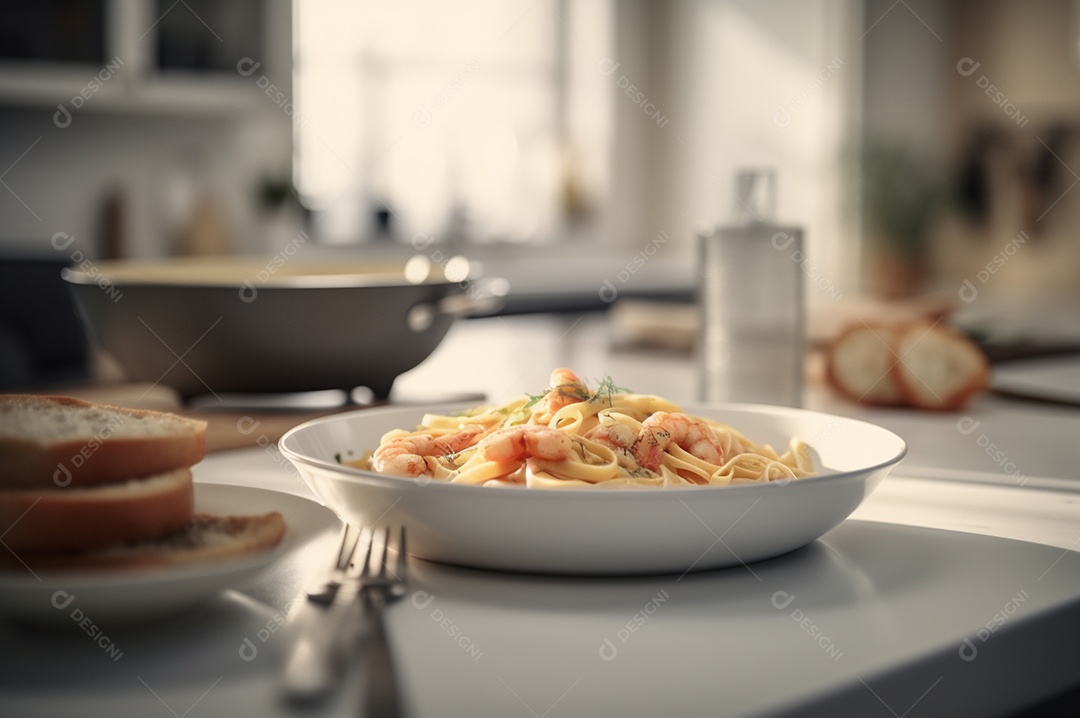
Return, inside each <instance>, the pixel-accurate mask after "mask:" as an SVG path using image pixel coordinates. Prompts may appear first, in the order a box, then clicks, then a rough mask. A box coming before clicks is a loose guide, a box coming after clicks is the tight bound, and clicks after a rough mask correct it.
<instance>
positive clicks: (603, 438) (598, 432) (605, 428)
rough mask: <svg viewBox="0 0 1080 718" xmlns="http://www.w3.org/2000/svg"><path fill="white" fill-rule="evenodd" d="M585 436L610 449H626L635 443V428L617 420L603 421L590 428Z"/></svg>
mask: <svg viewBox="0 0 1080 718" xmlns="http://www.w3.org/2000/svg"><path fill="white" fill-rule="evenodd" d="M585 438H586V439H592V440H593V441H595V442H596V443H598V444H603V445H604V446H606V447H608V448H610V449H615V450H623V451H625V450H627V449H629V448H630V446H631V445H632V444H633V443H634V430H633V429H631V428H630V427H629V426H627V425H626V424H619V423H617V422H610V423H606V424H603V423H601V424H597V425H596V426H595V427H593V428H592V429H590V430H589V431H588V432H587V433H586V434H585Z"/></svg>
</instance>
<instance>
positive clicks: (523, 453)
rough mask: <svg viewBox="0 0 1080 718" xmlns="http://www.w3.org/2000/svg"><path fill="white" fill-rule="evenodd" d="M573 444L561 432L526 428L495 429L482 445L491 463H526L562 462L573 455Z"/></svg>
mask: <svg viewBox="0 0 1080 718" xmlns="http://www.w3.org/2000/svg"><path fill="white" fill-rule="evenodd" d="M572 446H573V441H572V440H571V439H570V437H569V436H568V435H567V434H566V433H565V432H562V431H559V430H558V429H552V428H551V427H550V426H544V425H543V424H525V425H523V426H508V427H506V428H503V429H496V430H495V431H493V432H492V433H490V434H488V435H487V436H485V437H484V438H483V439H482V440H481V441H480V444H479V447H480V449H479V450H480V454H481V456H483V457H484V458H485V459H487V460H488V461H523V460H525V459H527V458H530V457H532V458H535V459H541V460H543V461H562V460H564V459H565V458H566V457H567V456H569V455H570V448H571V447H572Z"/></svg>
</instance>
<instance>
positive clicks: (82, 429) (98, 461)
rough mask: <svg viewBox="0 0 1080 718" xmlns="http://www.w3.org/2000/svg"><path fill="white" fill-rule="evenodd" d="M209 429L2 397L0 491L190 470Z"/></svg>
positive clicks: (70, 401)
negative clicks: (1, 489)
mask: <svg viewBox="0 0 1080 718" xmlns="http://www.w3.org/2000/svg"><path fill="white" fill-rule="evenodd" d="M205 453H206V422H204V421H197V420H194V419H187V418H184V417H181V416H177V415H175V414H169V413H164V412H158V411H149V410H145V409H126V408H122V407H116V406H109V405H107V404H93V403H90V402H86V401H82V400H80V399H74V398H71V397H63V396H36V395H25V394H7V395H0V488H4V489H17V488H35V487H36V488H57V487H68V486H70V487H81V486H95V485H100V484H108V483H114V482H120V481H128V480H130V479H133V478H138V477H142V476H151V475H155V474H161V473H164V472H167V471H172V470H174V469H181V468H188V467H190V466H193V465H194V464H196V463H198V462H199V461H200V460H202V458H203V456H204V455H205Z"/></svg>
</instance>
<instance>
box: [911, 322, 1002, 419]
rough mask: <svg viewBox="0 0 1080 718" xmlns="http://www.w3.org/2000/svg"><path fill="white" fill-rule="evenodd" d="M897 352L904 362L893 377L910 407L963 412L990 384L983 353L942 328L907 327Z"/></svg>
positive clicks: (924, 325) (960, 336)
mask: <svg viewBox="0 0 1080 718" xmlns="http://www.w3.org/2000/svg"><path fill="white" fill-rule="evenodd" d="M896 351H897V352H898V353H899V355H900V356H901V357H903V360H902V361H899V362H897V363H896V365H895V366H894V367H893V376H894V378H895V381H896V384H897V386H899V387H900V390H901V392H903V394H904V397H905V399H906V401H907V403H908V404H910V405H911V406H916V407H919V408H921V409H939V410H942V411H952V410H956V409H960V408H963V407H964V406H965V405H966V404H967V403H968V402H969V401H970V400H971V398H972V397H974V396H975V395H976V394H979V393H980V392H982V391H983V390H984V389H986V387H987V386H989V384H990V365H989V363H988V362H987V360H986V356H985V355H984V354H983V352H982V350H981V349H979V347H978V346H977V345H976V344H975V343H974V342H972V341H971V340H970V339H968V338H967V337H965V336H963V335H961V334H958V333H956V332H954V331H951V330H949V329H946V328H944V327H942V326H940V325H930V324H924V323H915V324H910V325H908V326H907V327H906V328H905V329H904V330H903V331H902V332H900V333H899V335H898V336H897V339H896Z"/></svg>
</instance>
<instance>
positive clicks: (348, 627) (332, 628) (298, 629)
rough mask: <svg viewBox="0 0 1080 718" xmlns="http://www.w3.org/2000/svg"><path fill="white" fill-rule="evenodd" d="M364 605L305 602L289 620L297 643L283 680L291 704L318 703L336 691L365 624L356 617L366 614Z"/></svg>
mask: <svg viewBox="0 0 1080 718" xmlns="http://www.w3.org/2000/svg"><path fill="white" fill-rule="evenodd" d="M362 603H363V602H362V601H350V602H348V603H334V604H331V605H329V606H325V605H320V604H318V603H315V602H312V601H305V602H304V604H303V605H302V606H300V608H299V610H298V611H297V612H296V614H295V615H294V616H293V617H292V619H291V620H290V629H291V631H292V633H293V635H294V636H295V639H294V641H293V643H292V645H291V646H290V649H289V654H288V656H287V658H286V661H285V668H284V671H283V673H282V676H281V681H282V683H281V687H282V690H283V691H284V693H285V696H286V697H287V698H288V699H289V700H292V701H296V702H311V701H317V700H320V699H322V698H325V697H326V696H327V694H329V693H330V691H331V690H332V689H333V688H334V686H335V685H336V684H337V679H338V677H339V676H340V675H341V672H342V669H343V667H344V665H345V663H346V662H347V661H348V658H349V656H350V655H351V653H352V650H353V649H354V648H355V647H356V645H357V644H358V643H359V640H360V637H361V635H360V634H361V630H360V629H361V628H362V627H363V625H364V624H365V623H366V622H365V621H362V620H359V618H358V616H357V613H358V612H359V611H362V610H363V606H362V605H361V604H362Z"/></svg>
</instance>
